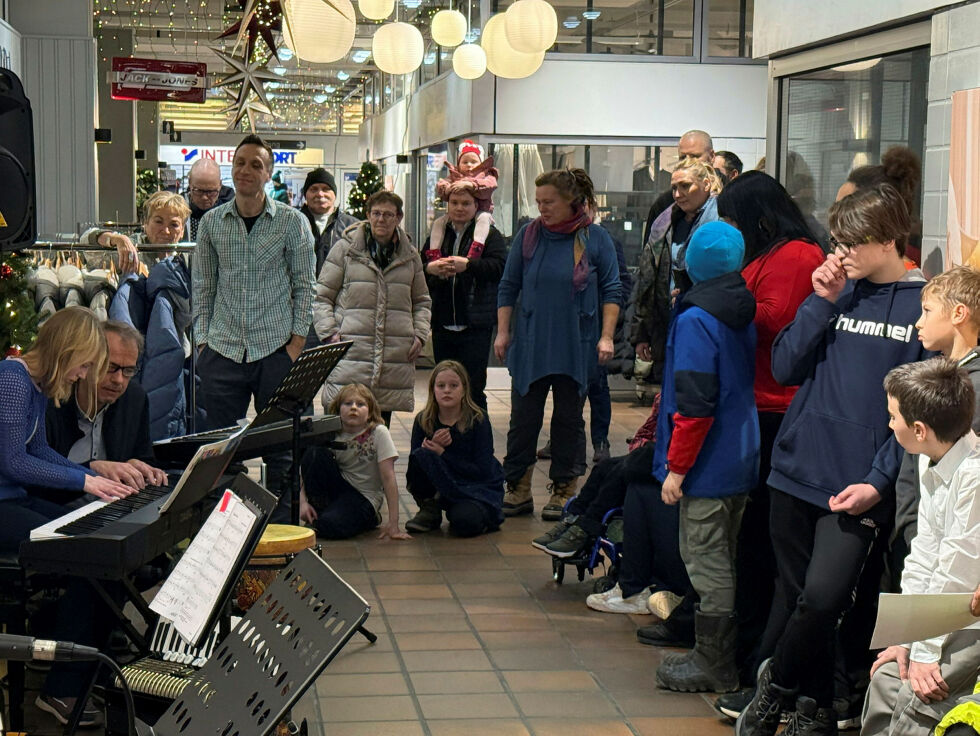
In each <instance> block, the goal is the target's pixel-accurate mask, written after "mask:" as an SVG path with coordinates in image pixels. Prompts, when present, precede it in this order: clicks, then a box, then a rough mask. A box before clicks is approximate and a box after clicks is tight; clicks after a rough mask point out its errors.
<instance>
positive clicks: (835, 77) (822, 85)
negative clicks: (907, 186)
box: [778, 47, 929, 235]
mask: <svg viewBox="0 0 980 736" xmlns="http://www.w3.org/2000/svg"><path fill="white" fill-rule="evenodd" d="M928 77H929V49H928V48H925V47H924V48H920V49H913V50H911V51H905V52H902V53H899V54H892V55H889V56H884V57H879V58H875V59H867V60H863V61H857V62H854V63H850V64H842V65H838V66H835V67H832V68H829V69H822V70H820V71H813V72H806V73H803V74H800V75H797V76H793V77H785V78H783V79H781V80H780V90H781V98H782V109H781V112H780V150H779V161H778V171H779V179H780V181H782V182H783V184H784V185H785V186H786V188H787V190H788V191H789V193H790V194H791V195H793V197H794V198H795V199H796V201H797V203H798V204H799V205H800V208H801V209H802V210H803V213H804V215H807V216H808V217H812V218H814V220H815V222H816V223H818V224H819V227H820V229H821V230H824V232H825V228H826V225H827V209H828V208H829V207H830V205H831V204H833V202H834V201H835V199H836V197H837V190H838V188H839V187H840V185H841V184H843V183H844V181H845V180H846V179H847V175H848V173H850V171H851V169H853V168H855V167H857V166H862V165H864V164H877V163H879V162H880V160H881V154H882V153H884V152H885V151H886V150H888V149H889V148H890V147H891V146H894V145H903V146H908V147H909V148H911V149H912V150H913V151H914V152H915V153H916V154H918V156H919V158H920V160H921V158H922V155H923V149H924V143H925V141H924V135H925V122H926V106H927V103H926V91H927V86H928ZM917 204H918V203H917ZM913 215H914V216H915V217H916V219H918V212H915V213H913ZM823 234H824V233H821V235H823Z"/></svg>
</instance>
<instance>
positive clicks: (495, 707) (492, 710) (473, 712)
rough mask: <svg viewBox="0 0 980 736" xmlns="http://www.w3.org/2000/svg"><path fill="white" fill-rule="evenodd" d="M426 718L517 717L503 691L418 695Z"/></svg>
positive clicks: (514, 709)
mask: <svg viewBox="0 0 980 736" xmlns="http://www.w3.org/2000/svg"><path fill="white" fill-rule="evenodd" d="M418 698H419V706H421V708H422V715H423V716H425V718H426V720H434V719H440V718H445V719H460V718H497V717H500V718H510V717H513V718H517V717H518V715H519V714H518V713H517V709H516V708H515V707H514V703H513V701H512V700H511V699H510V697H508V696H507V695H505V694H504V693H479V694H469V695H459V694H454V695H419V696H418Z"/></svg>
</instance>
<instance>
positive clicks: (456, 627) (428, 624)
mask: <svg viewBox="0 0 980 736" xmlns="http://www.w3.org/2000/svg"><path fill="white" fill-rule="evenodd" d="M385 622H386V623H387V624H388V628H389V629H390V630H391V631H392V633H394V634H403V633H410V632H416V631H469V630H470V624H469V623H468V622H467V619H466V616H465V615H463V613H462V612H460V613H451V614H442V615H439V616H431V617H430V616H413V615H405V616H395V615H391V614H390V612H389V614H388V615H387V616H385Z"/></svg>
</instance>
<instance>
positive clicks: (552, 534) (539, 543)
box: [531, 514, 578, 552]
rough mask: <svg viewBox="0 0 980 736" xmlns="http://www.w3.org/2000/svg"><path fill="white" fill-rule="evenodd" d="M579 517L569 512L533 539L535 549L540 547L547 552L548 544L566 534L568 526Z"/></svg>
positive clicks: (532, 543)
mask: <svg viewBox="0 0 980 736" xmlns="http://www.w3.org/2000/svg"><path fill="white" fill-rule="evenodd" d="M577 519H578V516H576V515H574V514H569V515H568V516H566V517H565V518H564V519H562V520H561V521H559V522H558V523H557V524H555V525H554V526H553V527H551V529H549V530H548V531H546V532H545V533H544V534H542V535H541V536H540V537H535V538H534V539H532V540H531V546H532V547H534V548H535V549H540V550H541V551H542V552H547V551H548V550H547V549H546V548H547V546H548V545H549V544H551V543H552V542H554V541H555V540H556V539H558V538H559V537H560V536H561V535H562V534H564V533H565V531H566V530H567V529H568V527H570V526H571V525H572V524H574V523H575V521H576V520H577Z"/></svg>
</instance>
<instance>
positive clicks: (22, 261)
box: [0, 253, 37, 357]
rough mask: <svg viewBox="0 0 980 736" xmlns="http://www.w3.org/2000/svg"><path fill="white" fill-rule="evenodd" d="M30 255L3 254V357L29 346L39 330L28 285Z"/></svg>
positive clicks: (0, 351)
mask: <svg viewBox="0 0 980 736" xmlns="http://www.w3.org/2000/svg"><path fill="white" fill-rule="evenodd" d="M28 267H29V263H28V260H27V258H25V257H24V256H19V255H16V254H14V253H5V254H4V255H3V257H2V258H0V357H3V356H4V355H11V354H16V353H17V352H19V351H23V350H26V349H27V347H28V346H29V345H30V344H31V342H32V341H33V340H34V335H35V334H36V332H37V314H36V313H35V312H34V301H33V300H32V299H31V296H30V293H29V292H28V287H27V270H28Z"/></svg>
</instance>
